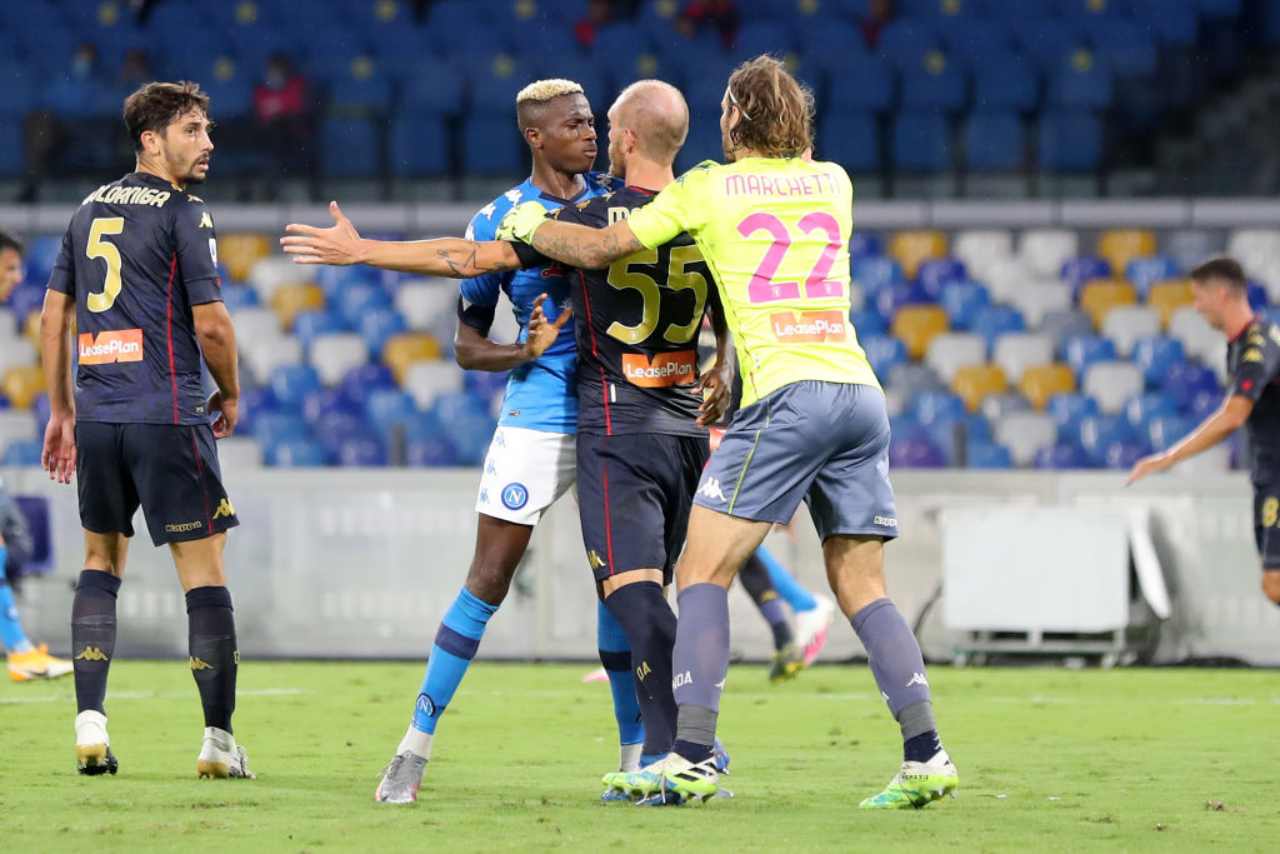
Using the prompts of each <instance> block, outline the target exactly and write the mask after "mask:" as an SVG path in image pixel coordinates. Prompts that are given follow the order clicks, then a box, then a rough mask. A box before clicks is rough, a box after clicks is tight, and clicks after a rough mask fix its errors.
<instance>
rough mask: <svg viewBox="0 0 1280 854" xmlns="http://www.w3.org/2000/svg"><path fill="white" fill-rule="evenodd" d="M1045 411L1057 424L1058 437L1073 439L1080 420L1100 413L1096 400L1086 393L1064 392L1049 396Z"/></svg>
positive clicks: (1078, 429) (1077, 430)
mask: <svg viewBox="0 0 1280 854" xmlns="http://www.w3.org/2000/svg"><path fill="white" fill-rule="evenodd" d="M1045 411H1046V412H1048V413H1049V415H1050V416H1052V417H1053V421H1054V423H1055V424H1057V425H1058V438H1059V439H1063V440H1069V441H1075V440H1076V439H1077V438H1079V435H1080V422H1081V421H1083V420H1084V419H1086V418H1089V417H1090V416H1093V415H1098V414H1100V411H1099V409H1098V401H1096V400H1094V399H1093V398H1092V397H1089V396H1088V395H1087V394H1079V393H1076V392H1064V393H1062V394H1055V395H1054V396H1053V397H1050V398H1049V402H1048V404H1047V405H1046V406H1045Z"/></svg>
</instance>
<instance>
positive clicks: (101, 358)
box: [78, 329, 142, 365]
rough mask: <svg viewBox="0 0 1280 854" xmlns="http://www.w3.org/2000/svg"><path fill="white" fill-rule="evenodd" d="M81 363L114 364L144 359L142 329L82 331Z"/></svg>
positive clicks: (80, 340)
mask: <svg viewBox="0 0 1280 854" xmlns="http://www.w3.org/2000/svg"><path fill="white" fill-rule="evenodd" d="M78 349H79V351H80V364H82V365H114V364H115V363H117V362H141V361H142V330H141V329H118V330H107V331H105V332H99V333H98V334H97V335H94V334H93V333H92V332H82V333H81V334H80V339H79V348H78Z"/></svg>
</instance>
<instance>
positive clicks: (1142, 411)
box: [1124, 392, 1178, 434]
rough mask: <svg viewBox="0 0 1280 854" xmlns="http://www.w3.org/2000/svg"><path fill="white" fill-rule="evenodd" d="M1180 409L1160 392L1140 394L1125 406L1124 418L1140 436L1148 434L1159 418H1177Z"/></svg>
mask: <svg viewBox="0 0 1280 854" xmlns="http://www.w3.org/2000/svg"><path fill="white" fill-rule="evenodd" d="M1177 414H1178V407H1177V405H1176V404H1174V402H1173V401H1172V400H1170V399H1169V398H1168V397H1167V396H1165V395H1163V394H1160V393H1158V392H1150V393H1147V394H1139V395H1136V396H1134V397H1132V398H1130V399H1129V400H1128V401H1127V402H1126V403H1125V405H1124V417H1125V419H1126V420H1128V422H1129V424H1130V425H1131V426H1132V427H1133V429H1134V430H1136V431H1137V432H1138V433H1139V434H1144V433H1146V432H1147V426H1148V425H1149V424H1150V423H1151V422H1152V421H1154V420H1155V419H1157V418H1167V417H1169V416H1176V415H1177Z"/></svg>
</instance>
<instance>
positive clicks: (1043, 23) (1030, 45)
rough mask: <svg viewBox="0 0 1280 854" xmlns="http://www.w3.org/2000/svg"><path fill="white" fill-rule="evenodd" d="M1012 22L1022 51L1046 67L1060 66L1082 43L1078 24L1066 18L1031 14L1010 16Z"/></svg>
mask: <svg viewBox="0 0 1280 854" xmlns="http://www.w3.org/2000/svg"><path fill="white" fill-rule="evenodd" d="M1019 8H1021V5H1020V4H1019ZM1009 22H1010V25H1011V26H1012V27H1013V32H1014V40H1015V41H1016V42H1017V43H1018V44H1019V46H1021V48H1022V52H1023V53H1025V54H1026V55H1027V56H1028V57H1030V58H1031V60H1032V61H1033V62H1035V64H1036V65H1038V66H1040V67H1041V68H1044V69H1051V68H1057V67H1058V66H1060V65H1061V64H1062V61H1063V58H1064V57H1066V56H1069V55H1070V54H1071V53H1072V52H1073V51H1074V50H1075V49H1076V48H1077V47H1078V46H1079V44H1080V39H1079V37H1078V34H1077V32H1076V27H1075V26H1074V25H1072V24H1070V23H1068V22H1067V21H1066V20H1064V19H1062V18H1036V17H1031V16H1027V17H1014V18H1010V19H1009Z"/></svg>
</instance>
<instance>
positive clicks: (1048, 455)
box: [1035, 441, 1092, 469]
mask: <svg viewBox="0 0 1280 854" xmlns="http://www.w3.org/2000/svg"><path fill="white" fill-rule="evenodd" d="M1091 465H1092V463H1091V462H1090V460H1089V457H1088V455H1087V454H1086V453H1085V452H1084V449H1083V448H1081V447H1080V445H1079V444H1077V443H1076V442H1074V441H1071V442H1058V443H1057V444H1055V445H1054V446H1053V447H1050V448H1041V449H1040V451H1039V452H1038V453H1037V454H1036V459H1035V467H1036V468H1038V469H1083V468H1089V467H1090V466H1091Z"/></svg>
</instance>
